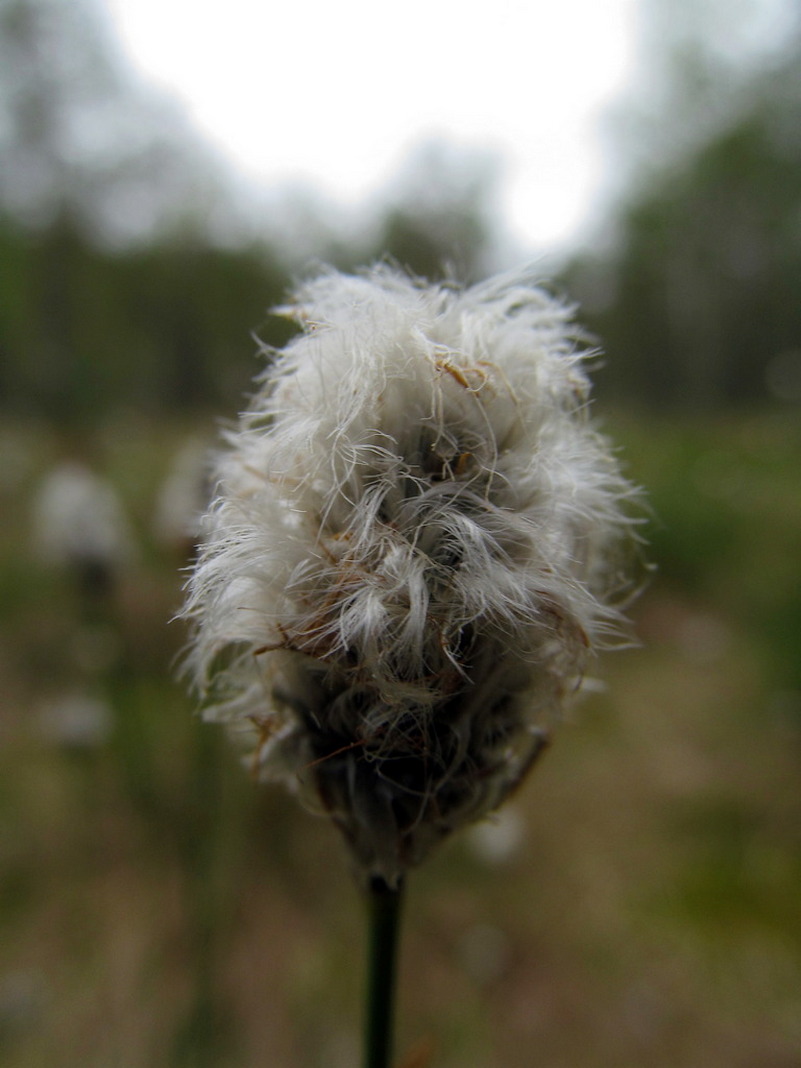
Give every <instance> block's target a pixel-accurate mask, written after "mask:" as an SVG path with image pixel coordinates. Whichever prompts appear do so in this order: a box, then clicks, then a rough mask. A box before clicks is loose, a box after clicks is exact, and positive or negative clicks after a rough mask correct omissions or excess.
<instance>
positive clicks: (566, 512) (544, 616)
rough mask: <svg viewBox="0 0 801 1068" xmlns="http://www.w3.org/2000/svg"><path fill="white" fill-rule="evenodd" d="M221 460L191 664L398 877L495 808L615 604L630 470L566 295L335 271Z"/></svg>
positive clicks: (384, 271) (215, 710)
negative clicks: (594, 405) (620, 457)
mask: <svg viewBox="0 0 801 1068" xmlns="http://www.w3.org/2000/svg"><path fill="white" fill-rule="evenodd" d="M284 310H285V311H286V312H287V313H288V314H291V315H292V316H293V317H294V318H296V319H297V321H298V322H299V323H300V325H301V326H302V332H301V333H299V334H298V336H296V337H295V338H294V339H293V340H292V341H291V342H290V343H289V344H288V345H287V346H286V347H285V348H284V349H283V350H281V351H279V352H274V351H270V352H269V354H268V355H269V356H270V361H269V365H268V367H267V370H266V372H265V373H264V374H263V376H262V377H261V378H260V379H259V380H258V389H257V392H256V393H255V396H254V397H253V399H252V402H251V404H250V407H249V409H248V411H247V412H246V413H245V414H244V415H243V416H242V417H241V420H240V423H239V426H238V428H237V429H236V430H234V431H231V432H230V433H229V434H228V435H227V448H226V450H225V451H224V452H223V453H222V455H221V456H219V458H218V460H217V468H216V477H217V497H216V500H215V502H214V504H213V506H212V509H211V512H210V515H209V516H208V517H207V519H206V535H205V539H204V544H203V546H202V549H201V553H200V556H199V560H198V563H197V565H196V567H195V569H194V573H193V574H192V577H191V579H190V585H189V597H188V601H187V606H186V609H185V615H186V616H187V617H188V618H189V619H190V620H191V621H192V626H193V635H194V636H193V645H192V650H191V653H190V658H189V664H190V669H191V671H192V673H193V675H194V678H195V680H196V683H197V685H198V687H199V689H200V690H201V692H202V694H203V697H204V703H205V708H206V714H207V716H208V718H212V719H216V720H224V721H226V722H228V723H230V724H232V725H233V726H234V727H238V728H241V729H242V730H244V731H246V733H247V734H248V736H249V737H250V738H251V739H252V746H251V747H252V749H253V754H254V755H253V761H254V768H255V769H256V771H257V773H258V775H259V777H260V778H261V779H264V780H282V781H285V782H287V783H289V784H290V785H291V786H292V787H293V788H294V789H296V790H297V791H298V792H299V793H300V795H301V797H302V798H303V799H304V800H305V801H306V802H307V803H308V804H310V805H312V806H313V807H314V808H316V809H317V810H322V811H324V812H326V813H327V814H329V815H330V816H331V817H332V818H333V820H334V821H335V822H336V823H337V825H338V826H339V827H340V828H341V830H342V831H343V833H344V835H345V837H346V839H347V841H348V843H349V844H350V846H351V850H352V853H353V856H354V858H355V860H356V864H357V868H358V870H359V871H360V873H361V875H362V876H363V877H364V878H367V879H369V878H370V877H373V876H380V877H382V878H384V879H385V880H386V881H387V882H388V883H389V884H390V885H395V884H396V883H397V881H398V880H399V878H400V877H401V876H402V874H403V872H404V871H405V869H406V868H407V867H409V866H410V865H413V864H416V863H418V862H419V861H420V860H421V859H422V858H423V857H424V856H425V855H426V854H427V853H428V852H429V850H430V849H431V847H432V846H433V845H434V844H435V843H436V842H438V841H440V840H441V839H442V838H443V837H444V836H446V835H447V834H449V833H450V832H451V831H452V830H454V829H455V828H457V827H459V826H461V825H463V824H465V823H467V822H470V821H473V820H475V819H477V818H480V817H481V816H483V815H485V814H486V813H488V812H490V811H491V810H493V809H494V808H496V807H497V806H498V805H499V804H500V803H501V802H502V801H503V800H504V798H505V797H507V796H508V795H509V794H510V792H511V791H512V790H514V789H515V787H516V786H517V785H518V784H519V782H520V781H521V779H522V778H523V777H524V775H525V774H526V772H527V771H528V769H529V768H530V766H531V765H532V763H533V762H534V760H535V759H536V757H537V755H538V754H539V753H540V751H541V750H542V748H543V746H544V745H545V742H546V739H547V734H548V730H549V727H550V725H551V724H552V722H553V721H554V720H555V719H556V718H557V717H558V714H559V713H560V711H561V710H562V708H563V707H564V705H565V703H566V701H567V700H568V699H569V698H570V696H571V695H572V694H573V693H574V691H575V690H576V688H577V686H578V683H579V681H580V678H581V675H582V671H583V668H584V664H585V661H586V658H587V655H588V653H589V652H590V651H592V650H593V649H594V648H596V647H598V646H599V645H600V644H602V643H603V639H604V636H605V635H606V634H608V633H609V632H610V630H612V629H614V625H615V622H616V620H617V618H618V612H617V609H616V608H615V604H616V603H618V602H619V600H620V594H621V590H622V589H623V588H624V587H625V585H626V581H625V574H624V568H625V566H626V556H625V553H624V552H622V550H623V549H624V548H625V546H626V545H627V543H628V542H630V540H631V520H630V518H629V517H628V516H627V512H626V508H625V503H624V502H625V501H626V500H627V499H629V498H630V497H631V496H632V488H631V486H630V485H629V483H628V482H627V481H626V480H625V479H624V478H623V477H622V475H621V474H620V471H619V468H618V465H617V463H616V461H615V459H614V457H613V455H612V451H611V448H610V446H609V444H608V442H607V441H606V440H605V439H604V438H603V437H601V436H600V435H599V434H598V433H597V432H596V431H595V429H593V427H592V426H591V424H590V421H589V418H588V391H589V382H588V379H587V376H586V373H585V370H584V365H585V363H586V360H587V355H588V354H587V353H586V352H583V351H582V350H581V348H580V346H579V344H578V342H577V340H576V339H577V332H576V330H575V328H574V326H573V324H572V319H571V310H570V309H569V308H566V307H565V306H564V305H562V304H561V303H560V302H558V301H557V300H555V299H554V298H553V297H551V296H550V295H548V294H547V293H546V292H544V291H543V290H541V289H539V288H536V287H535V286H532V285H531V284H529V282H528V281H527V280H526V279H525V278H520V277H515V278H508V277H506V278H501V279H497V280H494V281H491V282H488V283H484V284H482V285H480V286H477V287H474V288H472V289H467V290H459V289H456V288H453V287H447V286H428V285H424V284H421V283H419V282H417V281H415V280H412V279H410V278H408V277H406V276H405V275H402V274H401V273H399V272H397V271H395V270H392V269H390V268H387V267H379V268H374V269H372V270H371V271H369V272H365V273H364V274H363V275H359V276H355V277H350V276H344V275H341V274H338V273H336V272H333V271H331V272H327V273H324V274H322V276H320V277H318V278H316V279H315V280H313V281H311V282H308V283H307V284H305V285H303V286H302V287H301V288H300V289H299V291H298V292H297V293H296V294H295V297H294V301H293V304H292V306H291V308H289V309H284Z"/></svg>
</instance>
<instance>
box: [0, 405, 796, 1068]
mask: <svg viewBox="0 0 801 1068" xmlns="http://www.w3.org/2000/svg"><path fill="white" fill-rule="evenodd" d="M606 427H607V429H608V430H609V431H610V433H611V434H612V436H613V437H614V438H615V440H616V441H618V442H619V443H620V445H621V450H622V456H623V458H624V462H625V466H626V470H627V472H628V474H629V475H630V476H631V477H632V478H633V479H634V480H636V481H638V482H641V483H642V484H644V485H645V486H646V487H647V489H648V493H649V498H650V502H651V506H652V510H653V515H652V518H651V520H650V521H649V525H648V539H649V541H650V548H649V550H648V555H649V557H650V558H651V559H652V560H653V561H655V563H656V564H657V565H658V570H657V572H656V574H655V575H654V576H653V578H652V579H651V580H650V583H649V586H648V589H647V591H646V593H645V594H644V596H643V597H642V598H641V599H640V601H639V602H638V603H637V605H636V607H635V609H634V610H633V613H632V616H633V622H634V625H635V628H636V631H637V635H638V638H639V641H640V643H641V645H640V647H639V648H636V649H631V650H627V651H622V652H618V653H616V654H613V655H612V654H610V655H609V656H607V657H606V658H605V659H604V660H603V661H601V662H600V663H599V664H598V665H597V668H598V672H597V673H598V675H599V677H600V678H602V679H603V682H604V686H603V688H600V687H593V692H592V693H591V694H590V695H589V696H587V697H586V698H585V699H584V700H583V702H582V703H581V704H580V706H579V707H577V708H576V710H575V712H574V713H573V714H572V715H571V717H570V719H569V721H568V722H567V723H565V724H564V726H563V727H562V728H561V730H560V732H559V733H558V735H557V738H556V744H555V745H554V746H553V748H552V750H551V751H550V752H549V753H548V755H547V756H546V758H544V760H543V762H542V764H541V765H540V767H539V768H538V769H536V770H535V772H534V774H533V775H532V778H531V779H530V780H529V782H528V783H527V785H526V786H525V788H524V789H523V790H522V791H521V793H520V794H519V796H518V797H517V798H516V799H515V801H514V802H513V805H512V807H511V808H510V810H509V812H508V813H507V815H506V816H504V817H503V818H501V819H499V821H498V823H497V825H495V826H493V825H489V826H487V827H482V828H481V829H480V830H479V831H478V832H476V833H468V834H466V835H463V836H462V837H460V838H458V839H456V840H454V841H453V842H452V843H450V844H448V845H447V846H446V847H445V848H443V849H442V851H441V852H440V853H439V854H438V855H436V856H435V857H434V858H433V859H432V860H431V861H430V862H429V863H428V864H427V865H426V866H425V867H424V868H423V869H422V870H420V871H419V872H418V873H416V874H415V875H414V877H413V878H412V879H411V881H410V887H409V897H408V901H407V905H406V927H405V931H404V939H403V948H402V967H401V976H400V985H399V995H400V1000H399V1042H398V1045H399V1052H400V1055H401V1060H403V1058H404V1057H408V1058H410V1059H409V1061H408V1063H409V1065H411V1064H412V1063H414V1064H420V1065H422V1064H424V1063H425V1064H428V1063H430V1064H431V1065H432V1066H436V1068H536V1066H540V1065H541V1066H543V1068H611V1066H614V1068H642V1066H643V1065H645V1064H647V1065H649V1068H696V1066H699V1068H700V1066H701V1065H703V1066H704V1068H718V1066H719V1068H798V1066H799V1065H801V908H799V886H801V792H800V791H799V769H800V768H801V666H800V664H801V661H800V660H799V650H798V644H799V634H800V633H801V582H800V581H799V578H800V576H799V570H800V569H799V553H800V552H801V494H799V477H798V473H799V460H801V426H799V422H798V419H797V414H796V413H795V412H794V411H791V410H790V409H789V408H786V409H775V410H766V411H763V412H761V413H759V414H748V415H734V414H727V415H725V416H720V417H717V418H712V417H705V418H703V419H701V418H694V417H691V416H683V417H681V418H680V419H678V418H676V419H672V420H667V419H665V420H659V419H657V418H654V417H649V418H647V419H646V418H638V417H636V416H634V415H632V414H627V413H619V414H618V415H617V416H615V417H613V418H609V419H607V420H606ZM190 433H200V434H201V435H203V434H206V435H208V436H210V437H212V438H213V434H214V428H213V425H212V423H211V421H210V422H209V424H208V426H198V425H197V424H195V425H193V426H177V425H160V424H154V423H144V422H140V421H137V420H134V419H132V418H129V417H120V418H118V419H117V420H115V421H112V422H110V423H109V424H108V425H107V426H106V427H105V428H104V429H101V430H99V431H97V433H96V434H95V435H94V436H93V439H92V441H91V443H90V444H91V450H92V455H93V461H94V464H95V466H96V467H97V468H98V469H99V470H102V471H103V472H104V473H105V474H106V475H107V476H108V478H109V479H110V480H111V481H112V482H113V484H114V485H115V487H116V488H117V490H118V492H119V494H120V495H121V497H122V500H123V502H124V504H125V507H126V510H127V512H128V515H129V517H130V519H131V522H132V524H133V527H134V530H135V532H136V542H137V554H136V558H135V560H134V561H133V562H132V563H131V565H130V567H129V568H128V569H127V570H126V571H125V572H124V573H122V574H120V576H119V579H118V581H117V583H116V584H115V585H114V587H113V589H112V590H111V592H110V594H109V595H108V596H105V597H97V598H94V599H89V600H87V598H85V597H82V596H81V595H80V594H79V592H78V590H77V588H76V587H75V586H74V584H73V583H72V581H71V578H70V576H69V575H65V574H62V573H59V572H58V571H56V570H54V569H52V568H50V569H48V568H46V567H44V566H43V565H42V564H41V563H40V562H39V561H38V560H37V558H36V556H35V554H34V552H33V546H32V540H31V517H32V512H33V509H34V502H35V495H36V492H37V489H38V487H39V486H40V485H41V482H42V479H43V478H44V477H45V475H46V474H47V472H48V471H49V470H50V469H51V468H52V466H53V465H54V464H55V463H56V462H57V461H59V460H60V459H62V458H63V457H64V455H65V454H66V452H67V451H69V449H70V448H71V447H72V444H73V443H71V442H67V441H65V440H64V439H63V438H62V437H60V436H59V435H57V434H56V433H55V432H54V431H53V430H52V429H51V428H50V427H49V426H48V425H47V424H44V423H38V422H33V421H20V422H18V423H16V424H14V423H7V424H6V426H5V428H4V429H3V431H2V435H0V494H2V511H3V516H4V522H3V524H2V527H0V586H1V590H0V593H1V596H0V627H1V628H2V631H1V633H0V638H1V640H2V643H1V644H0V693H2V715H1V717H0V828H1V829H2V833H1V834H0V880H1V882H0V942H2V945H3V951H2V959H1V960H0V1061H2V1063H4V1064H8V1065H9V1066H11V1068H39V1066H44V1065H48V1066H50V1065H59V1066H65V1068H71V1066H78V1065H80V1066H82V1068H112V1066H113V1068H167V1066H170V1068H172V1066H176V1068H178V1066H187V1068H194V1066H197V1068H203V1066H215V1068H218V1066H219V1068H223V1066H225V1068H240V1066H241V1068H245V1066H248V1068H250V1066H255V1065H270V1066H280V1068H317V1066H319V1068H339V1066H342V1068H350V1066H352V1065H353V1064H355V1063H357V1062H358V1049H359V1026H360V996H361V984H362V978H363V976H362V957H363V949H364V947H363V927H362V920H363V916H362V906H361V902H360V900H359V898H358V896H357V893H356V891H355V889H354V886H353V884H352V882H351V879H350V875H349V872H348V870H347V862H346V859H345V856H344V851H343V850H342V849H341V847H340V842H339V840H338V838H337V835H336V833H335V831H334V830H333V829H332V828H331V827H330V826H328V825H327V824H326V822H324V821H322V820H319V819H316V818H314V817H312V816H310V815H308V814H306V813H305V812H303V811H301V810H300V809H299V808H298V807H297V805H296V804H295V802H294V801H293V800H292V799H291V798H288V797H286V796H285V795H284V794H283V793H282V792H281V791H279V790H277V789H275V790H273V789H268V788H267V789H265V788H257V787H256V786H255V785H254V784H253V783H252V782H251V781H250V779H249V777H248V775H247V772H246V770H244V769H243V768H242V766H241V764H240V760H239V755H238V754H237V752H236V750H235V748H234V747H233V746H232V745H231V744H230V742H229V740H228V739H227V738H225V737H224V735H223V734H222V732H221V731H220V730H219V728H216V727H212V726H205V725H203V724H201V723H200V722H199V721H198V719H197V718H196V717H195V716H194V714H193V701H192V699H191V697H190V696H188V695H187V694H186V692H185V690H184V687H183V685H182V684H181V683H180V682H179V681H176V677H175V667H174V665H175V658H176V656H177V655H178V653H179V651H180V648H181V646H182V643H183V641H184V640H185V633H184V631H183V628H182V625H181V624H179V623H171V622H170V619H171V617H172V615H173V613H174V612H175V610H176V608H177V607H178V605H179V604H180V601H181V583H182V575H181V571H180V568H181V567H182V565H183V564H184V563H185V561H183V560H182V559H181V556H180V553H179V552H178V551H177V550H176V549H173V548H168V547H165V546H163V545H161V544H160V543H159V542H158V541H157V540H156V538H155V537H154V534H153V526H152V521H153V514H154V510H155V502H156V499H157V496H158V492H159V489H160V486H161V484H162V482H163V480H164V478H165V477H166V474H167V471H168V469H169V465H170V462H171V458H172V456H173V455H174V453H175V450H176V449H177V448H178V447H179V446H180V444H181V443H182V442H183V441H184V440H185V438H186V437H187V435H188V434H190ZM68 697H69V698H71V699H72V700H73V704H72V705H69V704H66V703H65V699H66V698H68ZM78 699H80V701H78ZM81 702H82V703H81ZM87 702H88V703H87ZM65 709H66V711H65ZM70 709H72V712H71V713H70ZM76 709H77V710H78V711H77V712H76V711H75V710H76ZM81 709H82V710H83V711H81ZM87 709H88V711H87ZM70 716H71V717H72V718H70ZM81 717H82V718H81ZM427 1050H428V1053H427V1052H426V1051H427ZM415 1055H419V1057H418V1060H415V1059H414V1056H415ZM426 1057H430V1061H429V1060H427V1059H426Z"/></svg>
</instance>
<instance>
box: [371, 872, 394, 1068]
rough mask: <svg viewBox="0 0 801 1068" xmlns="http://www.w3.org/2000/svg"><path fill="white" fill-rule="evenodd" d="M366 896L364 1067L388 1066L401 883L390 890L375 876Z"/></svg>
mask: <svg viewBox="0 0 801 1068" xmlns="http://www.w3.org/2000/svg"><path fill="white" fill-rule="evenodd" d="M368 895H369V900H368V904H369V916H370V920H369V923H370V936H369V937H370V944H369V966H368V976H367V1016H366V1020H365V1032H364V1068H390V1063H391V1057H392V1025H393V1003H394V998H395V972H396V961H397V950H398V930H399V926H400V912H401V899H402V886H400V885H399V886H398V887H397V888H396V889H393V888H392V887H390V886H387V884H386V883H385V882H384V880H383V879H380V878H376V879H373V880H372V881H371V883H370V886H369V888H368Z"/></svg>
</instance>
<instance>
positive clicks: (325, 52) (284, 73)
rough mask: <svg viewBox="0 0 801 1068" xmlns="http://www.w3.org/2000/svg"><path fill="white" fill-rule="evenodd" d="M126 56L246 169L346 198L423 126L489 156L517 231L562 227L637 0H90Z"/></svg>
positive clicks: (589, 201) (597, 175)
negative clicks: (495, 158)
mask: <svg viewBox="0 0 801 1068" xmlns="http://www.w3.org/2000/svg"><path fill="white" fill-rule="evenodd" d="M103 3H104V5H105V6H106V8H107V9H108V10H109V12H110V13H111V15H112V18H113V21H114V24H115V26H116V30H117V33H118V35H119V37H120V38H121V40H122V43H123V46H124V49H125V51H126V52H127V53H128V54H129V56H130V57H131V58H132V59H133V61H134V63H135V65H136V66H137V67H138V68H139V69H140V70H141V71H142V72H143V73H144V74H146V75H147V76H148V77H149V78H150V79H152V80H154V81H156V82H157V83H158V84H160V85H161V86H162V87H166V88H168V89H170V90H174V91H176V92H177V93H179V94H180V95H181V96H182V97H183V98H184V99H185V101H186V102H187V104H188V107H189V111H190V114H191V116H192V117H193V120H194V122H195V124H196V126H197V127H198V128H199V130H200V131H201V133H203V134H204V135H205V136H206V137H207V138H208V139H209V140H210V141H212V143H214V144H215V145H216V146H217V147H218V148H219V149H222V150H223V153H224V155H226V156H227V157H228V158H229V159H231V160H232V161H233V162H234V163H235V164H236V166H237V168H238V169H239V170H240V171H241V172H242V173H244V174H245V176H246V177H249V178H253V179H255V180H256V181H258V182H259V183H260V184H261V185H263V186H265V187H267V186H272V185H274V184H275V183H277V182H288V181H302V182H303V183H304V184H306V185H308V184H311V185H314V186H316V187H318V188H319V189H320V190H321V191H322V192H323V193H324V194H325V195H326V196H328V197H330V198H333V199H335V200H339V201H341V202H342V203H343V204H347V205H349V206H350V205H354V204H357V203H358V202H360V201H364V200H365V199H367V198H369V197H370V195H371V194H374V193H375V192H376V191H377V190H379V189H380V188H381V187H382V186H383V185H385V184H386V183H387V182H388V181H389V180H390V179H391V178H392V177H393V175H394V174H395V173H396V172H397V170H398V169H399V167H400V165H401V163H402V161H403V160H404V159H405V158H406V157H407V155H408V152H409V149H410V148H411V147H412V146H413V145H415V144H416V143H418V142H419V141H421V140H423V139H424V138H426V137H430V136H431V135H444V136H446V137H447V138H448V139H449V140H451V141H453V142H455V143H456V144H457V145H462V146H465V147H467V148H479V149H489V150H491V151H494V152H496V153H497V154H498V155H499V157H500V158H501V160H502V164H503V169H502V172H501V175H502V178H501V185H500V190H499V192H500V196H501V206H502V208H503V210H504V214H505V216H506V220H507V223H508V224H509V226H510V227H511V228H512V230H513V231H514V232H515V233H516V235H517V236H518V237H519V239H520V240H521V241H522V243H523V244H524V245H526V246H527V247H530V248H532V249H548V248H550V247H553V246H555V245H559V244H561V243H562V242H564V241H565V240H569V239H570V237H571V236H572V235H574V234H575V233H576V231H577V230H578V228H579V227H580V225H581V223H582V221H583V220H584V219H585V218H586V216H587V215H588V213H589V212H590V211H591V210H592V208H593V206H594V205H595V203H596V196H597V193H598V191H599V189H601V188H602V187H603V184H604V181H605V176H604V163H605V158H604V149H603V141H602V137H601V127H600V123H599V120H600V119H601V118H602V116H603V115H604V113H605V111H606V109H607V108H608V106H609V105H610V104H611V103H612V102H614V101H616V100H617V99H619V98H620V96H621V94H622V93H623V91H624V89H625V86H626V83H627V80H628V79H629V78H630V76H631V74H632V69H633V64H634V53H635V41H636V32H637V31H636V16H637V11H638V7H639V5H638V0H558V2H550V3H540V2H537V0H491V2H490V0H473V2H471V0H404V3H403V4H391V5H390V4H382V3H380V0H337V2H336V3H332V2H331V0H294V2H286V0H285V2H283V3H281V4H278V5H273V4H269V3H258V2H254V0H225V3H223V4H214V5H210V4H202V3H198V2H197V0H103Z"/></svg>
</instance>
